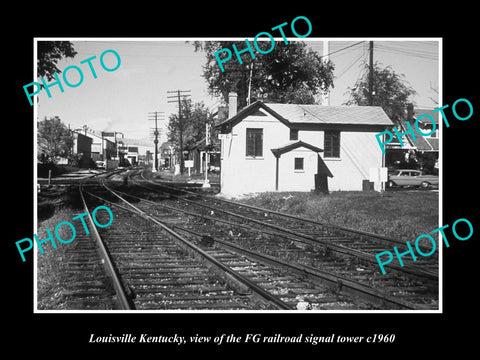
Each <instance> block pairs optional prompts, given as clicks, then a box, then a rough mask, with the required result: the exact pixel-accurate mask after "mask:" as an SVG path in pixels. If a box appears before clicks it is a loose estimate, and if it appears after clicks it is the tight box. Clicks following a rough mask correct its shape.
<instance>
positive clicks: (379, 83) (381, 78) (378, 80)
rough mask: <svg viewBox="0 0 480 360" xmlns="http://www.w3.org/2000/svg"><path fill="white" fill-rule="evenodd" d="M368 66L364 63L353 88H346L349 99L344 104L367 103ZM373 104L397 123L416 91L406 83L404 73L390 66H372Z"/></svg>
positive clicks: (402, 117) (376, 64)
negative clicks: (397, 71) (363, 67)
mask: <svg viewBox="0 0 480 360" xmlns="http://www.w3.org/2000/svg"><path fill="white" fill-rule="evenodd" d="M368 89H369V66H368V64H365V70H364V72H363V75H362V76H361V77H360V78H359V79H358V80H357V82H356V83H355V86H354V87H353V88H348V93H349V95H350V99H349V100H347V101H346V102H345V103H344V104H345V105H360V106H365V105H368ZM373 91H374V95H373V105H374V106H381V107H382V108H383V110H384V111H385V113H386V114H387V115H388V116H389V117H390V119H392V121H393V122H395V123H398V122H399V121H400V120H401V119H404V118H405V112H406V108H407V104H408V103H410V102H412V101H411V96H413V95H415V94H416V91H415V90H414V89H413V88H412V87H411V86H410V85H409V84H408V82H407V80H406V79H405V75H403V74H397V73H396V72H395V71H394V70H393V69H392V68H391V67H390V66H387V67H385V68H381V67H380V66H379V65H378V63H375V64H374V66H373Z"/></svg>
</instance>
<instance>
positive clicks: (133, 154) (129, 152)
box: [118, 138, 155, 165]
mask: <svg viewBox="0 0 480 360" xmlns="http://www.w3.org/2000/svg"><path fill="white" fill-rule="evenodd" d="M118 150H119V156H121V157H122V158H123V159H125V160H128V163H129V164H130V165H137V164H140V165H142V164H152V163H153V160H154V159H153V157H154V155H153V154H154V153H155V144H154V143H153V141H148V140H145V139H130V138H124V139H119V140H118Z"/></svg>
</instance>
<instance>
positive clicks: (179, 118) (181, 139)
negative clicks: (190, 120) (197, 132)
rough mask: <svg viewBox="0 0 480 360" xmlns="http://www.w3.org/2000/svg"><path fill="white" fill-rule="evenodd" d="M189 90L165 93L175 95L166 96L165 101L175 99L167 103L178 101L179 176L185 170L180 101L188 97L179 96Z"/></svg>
mask: <svg viewBox="0 0 480 360" xmlns="http://www.w3.org/2000/svg"><path fill="white" fill-rule="evenodd" d="M190 91H191V90H175V91H167V94H177V95H172V96H167V99H176V100H168V102H169V103H173V102H177V101H178V133H179V135H178V145H179V147H180V174H183V170H184V168H185V163H184V159H183V119H182V99H181V98H180V96H182V97H183V99H186V98H187V97H188V96H190V94H188V95H183V94H182V95H180V94H181V93H189V92H190Z"/></svg>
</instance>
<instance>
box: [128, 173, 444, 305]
mask: <svg viewBox="0 0 480 360" xmlns="http://www.w3.org/2000/svg"><path fill="white" fill-rule="evenodd" d="M139 176H140V173H139V172H131V173H130V174H129V177H128V178H129V180H128V182H129V183H130V184H131V185H140V186H143V187H144V188H145V189H146V190H145V194H144V195H145V196H144V198H142V197H138V196H135V195H132V194H130V195H129V196H130V199H135V201H136V202H137V203H136V205H137V206H139V207H145V208H146V209H147V208H148V210H147V211H151V208H152V206H153V207H155V208H156V211H157V215H159V216H161V217H162V218H165V219H167V220H165V221H167V222H168V219H175V220H170V222H169V224H170V226H172V227H176V229H178V230H179V231H183V232H185V233H191V234H193V235H192V236H196V237H197V238H202V237H204V238H205V237H206V238H210V239H211V240H212V241H213V243H214V244H215V246H216V247H221V248H224V249H229V250H230V251H232V252H234V253H237V254H242V255H244V256H246V257H248V258H249V259H255V260H257V261H261V262H263V263H269V264H270V265H274V266H276V267H277V268H282V269H285V270H287V271H288V272H289V273H296V274H303V276H305V277H308V278H309V279H311V280H312V281H314V282H315V283H316V284H323V285H326V286H327V287H328V288H330V289H331V288H335V287H336V289H337V292H338V290H341V291H342V293H344V294H348V295H353V296H359V297H361V298H364V299H366V300H367V301H370V302H372V303H373V304H375V306H380V307H381V308H404V309H436V308H437V307H438V278H435V274H434V273H430V272H428V271H424V270H422V271H417V270H416V269H414V268H409V267H407V268H406V269H403V268H400V269H395V271H392V274H388V275H385V276H383V275H381V274H379V273H378V269H377V268H376V267H375V266H373V264H372V262H369V261H366V260H365V259H366V258H367V259H368V256H367V255H369V254H368V253H366V252H363V251H359V250H356V249H351V248H350V247H347V246H345V245H344V246H338V245H337V246H336V244H332V243H329V241H330V242H333V241H334V240H332V238H333V239H342V240H344V242H348V241H350V242H351V240H349V239H348V238H345V236H337V237H336V238H335V237H334V236H332V235H330V234H324V237H325V239H324V241H323V242H318V241H315V242H312V241H308V240H311V239H310V238H309V236H310V235H306V234H304V232H305V229H303V228H301V229H300V230H298V231H297V232H294V231H293V230H292V229H289V228H281V227H279V226H278V225H277V224H271V223H266V224H267V226H263V227H262V225H263V223H265V221H264V219H262V221H258V220H257V219H258V217H257V219H254V218H248V217H246V216H245V215H244V214H243V215H239V214H228V215H229V217H230V218H229V217H227V218H222V217H219V216H218V214H219V213H229V212H231V209H230V210H225V209H224V207H222V204H223V201H220V203H217V204H216V205H212V204H211V203H210V204H207V206H203V204H202V205H199V204H198V205H197V202H198V198H199V195H198V194H192V193H190V192H188V193H187V196H188V197H189V198H188V199H186V198H184V197H183V196H182V195H179V194H178V195H174V194H172V190H171V189H169V190H168V192H167V191H166V190H165V188H163V191H161V190H159V189H160V188H159V187H158V186H155V188H152V183H150V182H148V183H147V185H146V184H145V181H148V179H142V180H141V179H135V178H136V177H139ZM142 182H143V183H142ZM160 186H162V187H163V185H160ZM153 190H154V191H157V192H158V191H160V195H159V197H158V198H157V199H156V201H153V202H152V201H149V200H148V199H146V197H152V191H153ZM175 191H178V190H175ZM137 193H138V189H137ZM181 193H182V194H183V195H184V193H183V190H181ZM123 196H128V194H126V193H124V194H123ZM193 198H196V199H197V201H195V200H192V199H193ZM200 199H203V197H200ZM158 200H161V201H158ZM181 204H183V205H181ZM186 205H188V210H187V209H186V207H187V206H186ZM231 205H232V206H238V204H236V203H234V204H231ZM213 206H216V207H213ZM199 207H202V208H203V209H204V210H205V209H207V211H200V210H199ZM255 210H257V209H255ZM264 210H265V209H262V211H264ZM175 214H176V216H175ZM264 214H265V213H263V214H262V215H263V216H265V215H264ZM237 215H239V216H237ZM182 217H183V218H185V217H188V218H189V219H190V220H189V221H185V220H183V221H182V220H181V219H182ZM231 217H236V218H237V220H238V218H240V219H241V220H242V221H241V222H240V221H236V222H235V221H232V218H231ZM252 220H254V221H253V223H254V224H255V226H252ZM179 223H180V224H183V225H182V226H180V225H179ZM185 224H187V225H185ZM213 224H217V225H221V226H212V225H213ZM300 231H301V232H300ZM314 231H315V230H314ZM255 234H256V235H255ZM362 236H365V233H364V234H362ZM306 240H307V241H306ZM358 241H359V242H361V241H362V240H361V239H360V240H358ZM387 241H388V240H387ZM319 244H321V245H319ZM332 245H333V246H332ZM377 246H378V244H377ZM335 247H337V248H339V249H335ZM332 248H333V250H332ZM332 252H340V253H341V254H342V256H340V257H338V256H333V257H332ZM342 252H343V253H342ZM359 253H360V254H361V255H363V257H359V256H357V255H358V254H359ZM405 270H406V271H405Z"/></svg>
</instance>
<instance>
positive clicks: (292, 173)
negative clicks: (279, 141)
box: [278, 147, 318, 191]
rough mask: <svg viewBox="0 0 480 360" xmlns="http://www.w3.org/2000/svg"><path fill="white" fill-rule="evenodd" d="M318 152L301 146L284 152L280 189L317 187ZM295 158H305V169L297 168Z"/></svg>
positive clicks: (280, 164) (279, 182)
mask: <svg viewBox="0 0 480 360" xmlns="http://www.w3.org/2000/svg"><path fill="white" fill-rule="evenodd" d="M317 156H318V155H317V153H316V152H314V151H312V150H309V149H306V148H304V147H299V148H297V149H294V150H292V151H290V152H288V153H285V154H282V155H281V156H280V160H279V181H278V190H279V191H310V190H313V189H315V174H316V173H317ZM295 158H303V159H304V160H303V170H295V168H294V163H295Z"/></svg>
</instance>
